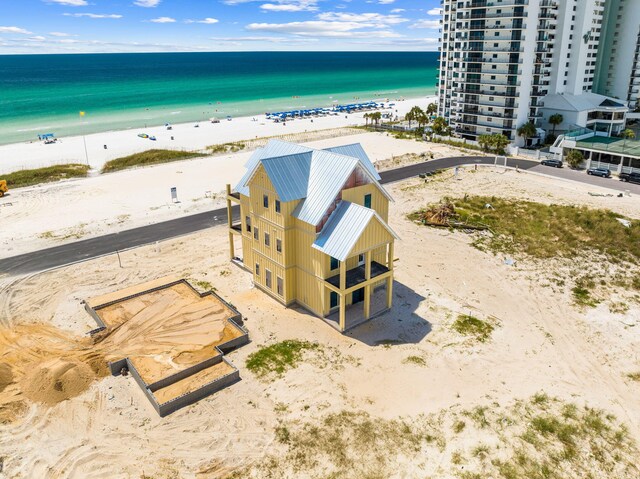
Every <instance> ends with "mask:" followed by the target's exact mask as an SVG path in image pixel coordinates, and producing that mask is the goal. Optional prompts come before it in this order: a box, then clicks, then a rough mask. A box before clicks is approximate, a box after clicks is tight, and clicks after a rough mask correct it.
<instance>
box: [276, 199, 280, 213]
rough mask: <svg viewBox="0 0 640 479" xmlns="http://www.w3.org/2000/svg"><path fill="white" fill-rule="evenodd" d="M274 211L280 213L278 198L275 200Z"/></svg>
mask: <svg viewBox="0 0 640 479" xmlns="http://www.w3.org/2000/svg"><path fill="white" fill-rule="evenodd" d="M276 213H280V200H276Z"/></svg>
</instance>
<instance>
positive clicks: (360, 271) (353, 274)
mask: <svg viewBox="0 0 640 479" xmlns="http://www.w3.org/2000/svg"><path fill="white" fill-rule="evenodd" d="M389 271H390V270H389V268H387V267H386V266H384V265H383V264H380V263H378V262H377V261H372V262H371V279H373V278H376V277H378V276H381V275H383V274H385V273H388V272H389ZM366 280H367V277H366V272H365V268H364V265H362V266H358V267H356V268H353V269H350V270H348V271H347V273H346V283H345V289H346V290H350V289H352V288H355V287H356V286H358V285H360V284H362V283H364V282H365V281H366ZM325 281H326V282H327V283H329V284H330V285H332V286H334V287H336V288H340V274H336V275H335V276H331V277H330V278H327V279H325Z"/></svg>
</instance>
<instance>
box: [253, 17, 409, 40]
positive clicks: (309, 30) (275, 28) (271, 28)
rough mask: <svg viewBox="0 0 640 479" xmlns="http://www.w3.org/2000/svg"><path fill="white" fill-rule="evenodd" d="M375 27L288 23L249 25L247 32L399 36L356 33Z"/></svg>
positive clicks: (359, 36) (379, 32)
mask: <svg viewBox="0 0 640 479" xmlns="http://www.w3.org/2000/svg"><path fill="white" fill-rule="evenodd" d="M371 27H375V25H371V24H366V23H359V22H328V21H315V20H314V21H307V22H289V23H250V24H249V25H247V26H246V29H247V30H252V31H265V32H276V33H289V34H291V35H298V36H310V37H335V38H345V37H352V38H369V37H372V38H373V37H376V38H394V37H400V36H401V35H399V34H397V33H395V32H392V31H389V30H374V31H358V30H362V29H363V28H371Z"/></svg>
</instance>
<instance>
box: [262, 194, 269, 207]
mask: <svg viewBox="0 0 640 479" xmlns="http://www.w3.org/2000/svg"><path fill="white" fill-rule="evenodd" d="M262 205H263V206H264V207H265V208H268V207H269V195H262Z"/></svg>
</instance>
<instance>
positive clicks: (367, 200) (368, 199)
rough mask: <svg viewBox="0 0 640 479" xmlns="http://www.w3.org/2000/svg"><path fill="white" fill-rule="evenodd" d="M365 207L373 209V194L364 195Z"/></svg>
mask: <svg viewBox="0 0 640 479" xmlns="http://www.w3.org/2000/svg"><path fill="white" fill-rule="evenodd" d="M364 207H365V208H371V194H368V195H364Z"/></svg>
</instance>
